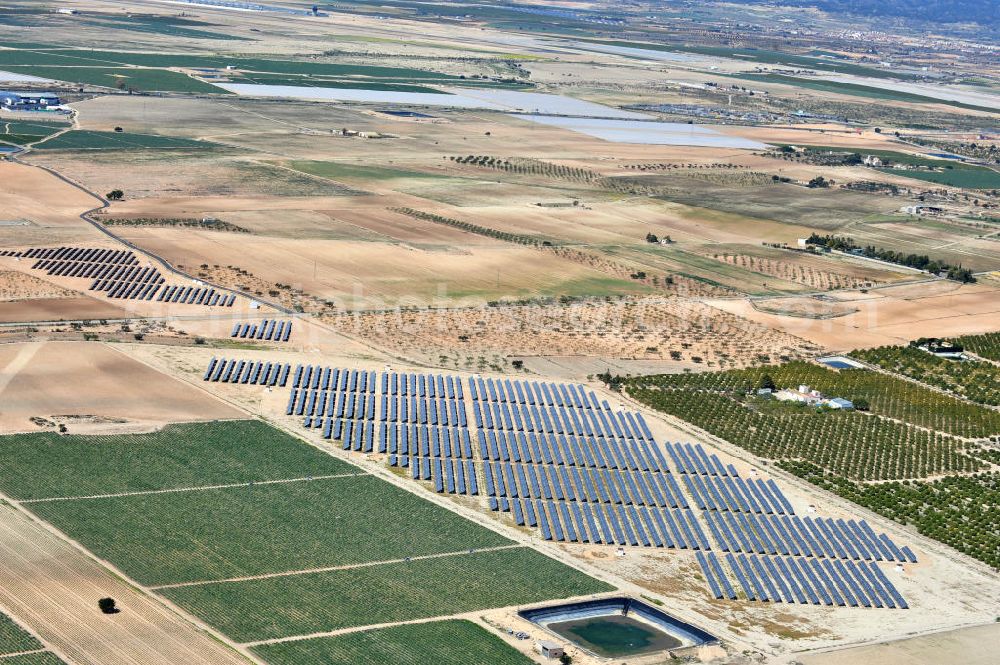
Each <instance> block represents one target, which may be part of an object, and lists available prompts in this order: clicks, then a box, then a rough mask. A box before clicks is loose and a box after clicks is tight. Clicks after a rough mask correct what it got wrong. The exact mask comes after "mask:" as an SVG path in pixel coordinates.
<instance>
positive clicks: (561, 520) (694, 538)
mask: <svg viewBox="0 0 1000 665" xmlns="http://www.w3.org/2000/svg"><path fill="white" fill-rule="evenodd" d="M489 503H490V507H491V508H492V509H494V510H500V511H504V512H509V513H512V515H513V517H514V521H515V522H516V523H517V524H518V525H519V526H528V527H537V528H538V529H539V530H540V531H541V535H542V538H544V539H545V540H554V541H560V542H570V543H596V544H607V545H629V546H633V547H667V548H677V549H692V550H705V549H707V548H708V542H707V541H706V540H705V539H704V537H703V535H702V534H701V530H700V529H699V527H698V523H697V522H696V521H695V520H694V518H693V516H692V514H691V511H689V510H671V509H668V508H647V507H645V506H620V505H615V504H589V503H569V502H566V501H542V500H528V499H499V500H498V499H495V498H490V499H489Z"/></svg>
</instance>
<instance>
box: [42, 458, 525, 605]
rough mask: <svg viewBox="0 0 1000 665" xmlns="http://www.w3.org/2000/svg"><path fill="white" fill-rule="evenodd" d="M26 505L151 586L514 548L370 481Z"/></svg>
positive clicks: (369, 478)
mask: <svg viewBox="0 0 1000 665" xmlns="http://www.w3.org/2000/svg"><path fill="white" fill-rule="evenodd" d="M28 505H29V507H30V508H31V510H32V511H34V512H35V513H36V514H38V515H39V516H40V517H42V518H44V519H46V520H48V521H49V522H51V523H52V524H54V525H56V526H57V527H59V528H60V529H62V530H63V531H65V532H66V533H68V534H70V535H71V536H72V537H73V538H75V539H77V540H79V541H80V542H81V543H83V544H84V545H85V546H86V547H87V548H88V549H90V550H91V551H93V552H95V553H96V554H97V555H98V556H100V557H102V558H105V559H108V560H110V561H113V562H115V563H116V565H118V566H119V567H120V568H121V569H123V570H124V571H125V573H126V574H128V575H129V576H131V577H133V578H134V579H136V580H138V581H140V582H142V583H144V584H149V585H161V584H175V583H180V582H191V581H201V580H213V579H223V578H230V577H243V576H249V575H261V574H266V573H276V572H285V571H292V570H303V569H309V568H325V567H332V566H343V565H350V564H357V563H367V562H371V561H384V560H391V559H402V558H405V557H408V556H422V555H427V554H437V553H442V552H455V551H461V550H465V549H468V548H470V547H475V548H483V547H495V546H499V545H507V544H509V543H510V541H509V540H507V539H506V538H504V537H503V536H500V535H499V534H497V533H496V532H494V531H491V530H489V529H486V528H484V527H481V526H478V525H476V524H474V523H473V522H470V521H468V520H466V519H464V518H462V517H460V516H458V515H456V514H455V513H452V512H450V511H448V510H445V509H443V508H440V507H438V506H436V505H434V504H432V503H429V502H427V501H425V500H423V499H421V498H419V497H417V496H415V495H413V494H411V493H409V492H407V491H405V490H402V489H399V488H397V487H395V486H394V485H391V484H389V483H386V482H385V481H382V480H379V479H377V478H374V477H372V476H368V475H363V476H352V477H341V478H327V479H315V480H311V481H309V480H305V481H299V482H291V483H276V484H266V485H265V484H258V485H254V486H239V487H229V488H225V489H203V490H197V491H191V492H172V493H165V494H143V495H133V496H124V497H115V498H106V499H84V500H79V499H77V500H68V501H51V502H42V503H33V504H28ZM411 525H422V526H423V528H418V527H414V526H411Z"/></svg>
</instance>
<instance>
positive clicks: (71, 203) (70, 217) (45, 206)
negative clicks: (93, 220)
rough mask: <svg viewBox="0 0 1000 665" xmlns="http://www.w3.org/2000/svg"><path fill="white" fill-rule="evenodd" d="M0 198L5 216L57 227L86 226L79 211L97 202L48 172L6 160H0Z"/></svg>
mask: <svg viewBox="0 0 1000 665" xmlns="http://www.w3.org/2000/svg"><path fill="white" fill-rule="evenodd" d="M0 199H2V200H3V202H4V210H3V213H2V214H3V219H5V220H14V219H26V220H29V221H32V222H34V223H35V224H39V225H43V226H59V227H80V226H87V223H86V222H84V221H83V220H81V219H80V218H79V214H80V213H82V212H85V211H87V210H90V209H91V208H95V207H97V206H98V205H100V202H98V201H96V200H95V199H94V198H93V197H91V196H88V195H87V194H85V193H83V192H81V191H80V190H78V189H76V188H75V187H72V186H70V185H68V184H66V183H65V182H63V181H61V180H59V179H58V178H56V177H55V176H53V175H52V174H50V173H46V172H45V171H43V170H41V169H36V168H32V167H30V166H25V165H23V164H15V163H13V162H6V161H0Z"/></svg>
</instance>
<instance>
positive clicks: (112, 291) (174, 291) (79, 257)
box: [0, 247, 236, 307]
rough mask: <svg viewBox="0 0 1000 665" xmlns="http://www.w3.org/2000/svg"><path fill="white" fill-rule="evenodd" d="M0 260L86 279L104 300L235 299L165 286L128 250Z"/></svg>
mask: <svg viewBox="0 0 1000 665" xmlns="http://www.w3.org/2000/svg"><path fill="white" fill-rule="evenodd" d="M0 256H9V257H14V258H28V259H34V260H35V261H34V263H33V264H32V266H31V268H32V269H34V270H44V271H45V274H46V275H51V276H56V277H74V278H78V279H90V280H91V283H90V286H89V290H90V291H96V292H99V293H101V294H102V295H104V296H105V297H107V298H112V299H120V300H146V301H156V302H164V303H178V304H188V305H203V306H206V307H232V306H233V304H234V303H235V302H236V295H235V294H230V293H224V292H222V291H218V290H216V289H214V288H209V287H199V286H183V285H168V284H166V278H165V277H164V276H163V274H162V273H161V272H160V271H159V269H157V268H156V267H154V266H149V265H147V266H142V265H141V264H140V261H139V258H138V257H137V256H136V255H135V253H134V252H132V251H130V250H111V249H95V248H83V247H57V248H31V249H28V250H24V251H14V250H6V251H4V252H3V253H0Z"/></svg>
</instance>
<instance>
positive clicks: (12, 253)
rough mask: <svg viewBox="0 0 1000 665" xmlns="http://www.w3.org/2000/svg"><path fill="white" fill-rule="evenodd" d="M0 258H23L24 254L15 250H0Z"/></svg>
mask: <svg viewBox="0 0 1000 665" xmlns="http://www.w3.org/2000/svg"><path fill="white" fill-rule="evenodd" d="M0 256H24V252H22V251H20V250H17V249H0Z"/></svg>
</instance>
